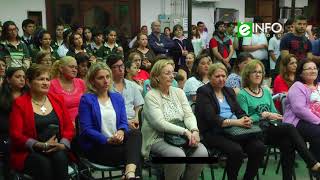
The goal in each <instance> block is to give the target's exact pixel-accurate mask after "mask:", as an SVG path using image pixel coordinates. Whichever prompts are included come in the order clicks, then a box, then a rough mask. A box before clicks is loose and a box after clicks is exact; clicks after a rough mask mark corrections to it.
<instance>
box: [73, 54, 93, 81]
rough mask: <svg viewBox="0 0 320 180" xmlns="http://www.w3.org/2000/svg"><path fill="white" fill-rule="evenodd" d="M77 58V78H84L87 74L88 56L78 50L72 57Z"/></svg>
mask: <svg viewBox="0 0 320 180" xmlns="http://www.w3.org/2000/svg"><path fill="white" fill-rule="evenodd" d="M74 58H75V59H76V60H77V64H78V74H77V78H80V79H82V80H84V78H85V76H86V75H87V72H88V68H89V67H90V65H91V63H90V57H89V56H88V54H87V53H84V52H80V53H78V54H76V55H75V57H74Z"/></svg>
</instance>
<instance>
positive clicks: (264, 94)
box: [237, 60, 320, 180]
mask: <svg viewBox="0 0 320 180" xmlns="http://www.w3.org/2000/svg"><path fill="white" fill-rule="evenodd" d="M264 75H265V69H264V66H263V64H262V62H261V61H259V60H252V61H251V62H249V63H248V64H247V65H246V66H245V68H244V70H243V72H242V83H243V89H242V90H241V91H240V92H239V93H238V95H237V99H238V102H239V104H240V107H241V108H242V110H243V111H245V112H246V114H248V115H249V116H250V118H251V120H252V121H253V122H257V123H260V126H261V127H262V129H263V130H264V133H265V143H266V144H272V145H276V146H277V147H279V148H280V151H281V166H282V171H283V173H282V174H283V176H282V179H283V180H289V179H290V180H291V179H292V175H293V168H294V167H293V165H294V159H295V156H294V155H295V150H297V152H298V153H299V155H300V156H301V157H302V158H303V160H304V161H305V162H306V164H307V166H308V167H309V168H311V170H312V171H313V172H320V163H319V162H317V160H316V159H315V158H314V156H313V155H312V154H311V153H310V152H309V150H308V148H307V146H306V143H305V142H304V140H303V138H302V137H301V136H300V134H299V133H298V131H297V130H296V129H295V127H294V126H292V125H291V124H287V123H282V122H281V121H282V116H281V115H280V114H278V112H277V110H276V108H275V106H274V103H273V100H272V96H271V93H270V91H269V90H268V89H267V88H262V87H261V84H262V81H263V78H264Z"/></svg>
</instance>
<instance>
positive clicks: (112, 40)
mask: <svg viewBox="0 0 320 180" xmlns="http://www.w3.org/2000/svg"><path fill="white" fill-rule="evenodd" d="M105 36H106V38H105V42H104V46H105V49H106V51H107V53H106V57H105V58H106V59H107V60H108V58H109V56H110V55H111V54H117V55H118V56H121V57H123V48H122V46H121V44H118V43H117V31H116V30H115V29H112V28H109V29H107V30H106V34H105Z"/></svg>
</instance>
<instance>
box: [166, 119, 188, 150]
mask: <svg viewBox="0 0 320 180" xmlns="http://www.w3.org/2000/svg"><path fill="white" fill-rule="evenodd" d="M170 123H172V124H175V125H177V126H180V127H183V128H186V126H185V124H184V122H183V121H181V120H179V119H174V120H173V121H170ZM163 139H164V141H165V142H167V143H168V144H170V145H173V146H177V147H185V146H187V145H188V142H189V139H188V137H186V136H184V135H179V134H171V133H166V132H165V133H164V136H163Z"/></svg>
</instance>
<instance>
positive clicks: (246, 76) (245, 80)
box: [241, 59, 265, 88]
mask: <svg viewBox="0 0 320 180" xmlns="http://www.w3.org/2000/svg"><path fill="white" fill-rule="evenodd" d="M257 65H259V66H261V69H262V80H261V82H260V86H261V84H262V81H263V79H264V75H265V69H264V66H263V63H262V62H261V61H260V60H257V59H253V60H252V61H250V62H249V63H248V64H247V65H245V67H244V69H243V71H242V74H241V77H242V87H243V88H246V87H249V86H250V84H251V81H250V74H251V73H253V72H254V71H255V70H256V67H257Z"/></svg>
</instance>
